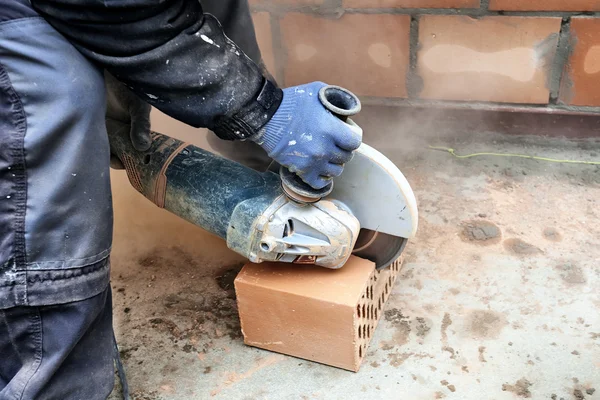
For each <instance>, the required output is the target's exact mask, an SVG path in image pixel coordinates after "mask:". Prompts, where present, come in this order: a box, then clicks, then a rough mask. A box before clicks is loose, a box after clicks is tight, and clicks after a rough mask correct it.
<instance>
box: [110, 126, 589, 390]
mask: <svg viewBox="0 0 600 400" xmlns="http://www.w3.org/2000/svg"><path fill="white" fill-rule="evenodd" d="M481 138H482V139H480V140H479V141H478V142H476V143H474V142H473V141H472V140H458V141H455V142H453V143H450V145H452V146H453V147H455V148H457V149H459V150H463V149H464V150H465V151H480V150H484V149H485V150H490V149H493V150H496V151H506V152H519V153H522V152H527V153H537V154H545V155H550V156H555V157H557V158H561V159H587V160H592V159H596V160H600V155H599V154H598V153H599V151H598V150H597V149H598V148H600V146H598V144H597V143H593V142H580V143H572V142H565V141H561V140H552V141H546V140H543V139H539V138H533V139H524V140H523V139H519V140H517V139H515V138H506V137H496V136H493V137H492V136H485V135H484V136H482V137H481ZM375 142H376V141H375ZM376 144H377V143H376ZM425 144H427V143H425V142H422V143H413V145H412V146H411V148H404V149H402V150H398V151H390V150H388V151H385V148H386V147H385V146H384V144H383V143H380V144H379V146H377V147H379V148H380V149H381V148H383V149H384V152H386V154H387V155H388V156H390V157H391V158H392V159H393V161H395V162H396V163H397V165H399V166H400V168H401V169H402V171H403V172H404V174H405V175H406V176H407V178H408V180H409V181H410V183H411V185H412V187H413V188H414V190H415V192H416V195H417V199H418V202H419V207H420V226H419V233H418V236H417V238H415V239H414V240H412V241H411V242H410V243H409V245H408V246H407V250H406V251H407V256H408V257H407V261H406V263H405V267H404V270H403V272H402V275H401V278H400V279H399V280H398V282H397V284H396V286H395V288H394V291H393V294H392V296H391V299H390V301H389V302H388V304H387V306H386V307H387V308H386V311H385V313H384V318H383V320H382V322H381V324H380V325H379V327H378V328H377V331H376V334H375V336H374V338H373V341H372V342H371V346H370V349H369V352H368V355H367V357H366V358H365V361H364V364H363V366H362V369H361V370H360V372H358V373H352V372H347V371H342V370H339V369H336V368H331V367H327V366H324V365H320V364H315V363H312V362H308V361H305V360H301V359H296V358H292V357H287V356H282V355H279V354H275V353H270V352H267V351H262V350H258V349H255V348H252V347H247V346H244V345H243V343H242V337H241V335H240V328H239V321H238V318H237V313H236V304H235V294H234V291H233V286H232V281H233V279H234V277H235V274H236V271H238V270H239V269H240V267H241V265H242V262H243V260H242V259H241V258H239V257H238V256H236V255H235V254H233V253H231V252H229V250H227V249H226V247H225V245H224V244H223V243H222V242H221V241H220V240H219V239H218V238H215V237H213V236H210V235H209V234H207V233H205V232H203V231H202V230H200V229H198V228H196V227H193V226H191V225H189V224H187V223H185V222H183V221H179V220H177V219H176V218H174V217H172V216H170V215H169V214H167V213H166V212H164V211H161V210H156V209H155V208H153V206H152V205H150V204H149V203H148V202H147V201H146V200H144V199H143V198H141V196H139V195H137V194H136V193H134V191H133V189H130V188H129V187H127V184H126V183H125V178H124V177H123V174H121V173H113V182H114V187H115V207H116V231H115V246H114V255H113V259H112V264H113V272H112V287H113V296H114V314H115V329H116V334H117V339H118V342H119V344H120V346H121V354H122V357H123V359H124V363H125V366H126V368H127V372H128V376H129V385H130V388H131V391H132V393H133V398H134V399H137V400H158V399H164V400H167V399H168V400H175V399H252V400H260V399H277V400H281V399H327V400H329V399H352V398H358V397H359V398H361V399H364V400H368V399H443V398H444V399H446V398H447V399H474V400H475V399H476V400H480V399H520V398H531V399H556V400H559V399H565V400H566V399H594V398H600V397H599V396H600V313H599V309H600V290H598V287H599V285H600V223H599V222H600V167H597V166H581V165H565V164H552V163H544V162H538V161H531V160H519V159H508V158H489V157H483V158H472V159H465V160H457V159H455V158H452V157H451V156H450V155H448V154H446V153H442V152H435V151H430V150H425V149H424V148H425ZM435 144H439V142H438V143H435ZM442 144H444V143H442ZM117 398H119V396H118V394H117V393H114V394H113V395H112V397H111V399H117Z"/></svg>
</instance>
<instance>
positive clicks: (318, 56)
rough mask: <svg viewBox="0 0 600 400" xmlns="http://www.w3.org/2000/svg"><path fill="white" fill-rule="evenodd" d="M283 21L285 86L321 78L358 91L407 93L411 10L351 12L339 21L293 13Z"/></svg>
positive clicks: (367, 92)
mask: <svg viewBox="0 0 600 400" xmlns="http://www.w3.org/2000/svg"><path fill="white" fill-rule="evenodd" d="M280 26H281V32H282V38H283V43H284V47H285V49H286V53H287V57H286V58H287V60H286V65H285V84H286V85H296V84H301V83H306V82H311V81H315V80H321V81H323V82H326V83H328V84H336V85H341V86H344V87H346V88H348V89H350V90H352V91H354V92H355V93H356V94H358V95H365V96H382V97H405V96H406V82H405V80H406V72H407V70H408V60H409V51H408V48H409V34H410V17H409V16H408V15H386V14H346V15H344V16H343V17H342V18H340V19H338V20H334V19H327V18H321V17H316V16H309V15H305V14H298V13H291V14H287V15H286V16H285V17H284V18H283V19H282V20H281V25H280Z"/></svg>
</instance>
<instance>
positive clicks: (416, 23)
mask: <svg viewBox="0 0 600 400" xmlns="http://www.w3.org/2000/svg"><path fill="white" fill-rule="evenodd" d="M250 4H251V7H252V10H253V15H254V20H255V24H256V30H257V36H258V39H259V43H260V45H261V48H262V51H263V55H264V58H265V61H266V63H267V66H268V67H269V68H270V70H271V71H272V73H273V74H274V75H275V76H276V78H277V80H278V81H279V83H280V85H282V86H290V85H295V84H299V83H305V82H309V81H313V80H322V81H324V82H327V83H331V84H338V85H341V86H345V87H347V88H349V89H351V90H353V91H354V92H355V93H356V94H358V95H359V96H361V98H362V99H363V101H364V102H365V103H366V104H369V103H372V104H389V105H394V104H396V105H403V104H416V105H427V104H439V105H445V106H447V105H450V106H463V107H484V108H486V107H487V108H491V109H495V108H498V109H503V108H504V109H511V108H519V109H524V110H527V109H531V110H534V109H535V110H537V111H544V110H545V111H552V110H562V111H565V112H583V113H588V112H589V113H595V112H598V111H600V109H597V108H596V107H600V18H596V17H600V14H598V12H600V0H595V1H594V0H250Z"/></svg>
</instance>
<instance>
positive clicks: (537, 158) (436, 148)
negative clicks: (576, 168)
mask: <svg viewBox="0 0 600 400" xmlns="http://www.w3.org/2000/svg"><path fill="white" fill-rule="evenodd" d="M429 148H430V149H432V150H442V151H447V152H448V153H450V154H452V155H453V156H454V157H456V158H471V157H478V156H495V157H518V158H528V159H531V160H539V161H548V162H553V163H561V164H586V165H600V161H583V160H558V159H555V158H548V157H538V156H530V155H527V154H511V153H487V152H486V153H473V154H465V155H459V154H456V152H455V150H454V149H453V148H450V147H441V146H429Z"/></svg>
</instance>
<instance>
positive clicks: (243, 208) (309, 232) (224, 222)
mask: <svg viewBox="0 0 600 400" xmlns="http://www.w3.org/2000/svg"><path fill="white" fill-rule="evenodd" d="M112 123H113V124H118V123H116V122H112ZM128 129H129V128H128V126H126V125H121V126H119V125H115V126H111V127H110V129H109V130H108V131H109V132H112V133H111V134H110V145H111V152H112V154H113V155H115V156H116V157H117V158H119V159H120V161H121V162H122V164H123V165H124V167H125V170H126V172H127V176H128V178H129V181H130V183H131V184H132V186H133V187H134V188H135V189H136V190H137V191H138V192H140V193H141V194H143V195H144V196H145V197H146V198H148V199H149V200H150V201H152V202H153V203H154V204H156V205H157V206H159V207H161V208H164V209H166V210H169V211H170V212H172V213H174V214H176V215H177V216H179V217H181V218H183V219H185V220H187V221H189V222H191V223H193V224H194V225H197V226H199V227H201V228H203V229H205V230H207V231H209V232H211V233H213V234H215V235H217V236H219V237H221V238H223V239H224V240H225V241H226V242H227V246H228V247H229V248H230V249H231V250H233V251H235V252H237V253H238V254H240V255H242V256H244V257H246V258H247V259H249V260H250V261H252V262H256V263H259V262H263V261H280V262H290V263H299V264H315V265H319V266H322V267H325V268H332V269H335V268H340V267H342V266H343V265H344V264H345V263H346V261H347V260H348V258H349V257H350V255H351V254H352V249H353V248H354V244H355V243H356V240H357V238H358V234H359V230H360V222H359V221H358V219H357V218H356V217H355V216H354V215H353V214H352V211H351V210H350V209H349V208H348V207H347V206H346V205H345V204H344V203H342V202H340V201H335V200H327V199H323V200H321V201H319V202H316V203H312V204H301V203H296V202H294V201H292V200H291V199H290V198H289V197H288V196H286V195H285V193H284V192H283V190H282V187H281V179H280V177H279V175H278V174H276V173H274V172H271V171H267V172H262V173H261V172H258V171H255V170H253V169H250V168H247V167H245V166H243V165H241V164H238V163H236V162H234V161H231V160H228V159H225V158H223V157H220V156H218V155H216V154H213V153H211V152H208V151H206V150H204V149H201V148H199V147H197V146H194V145H191V144H188V143H184V142H182V141H180V140H177V139H174V138H171V137H168V136H166V135H162V134H160V133H155V132H153V133H152V146H151V148H150V149H149V150H148V151H147V152H138V151H136V150H135V149H134V148H133V145H132V144H131V142H130V140H129V138H128V135H127V132H128Z"/></svg>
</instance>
